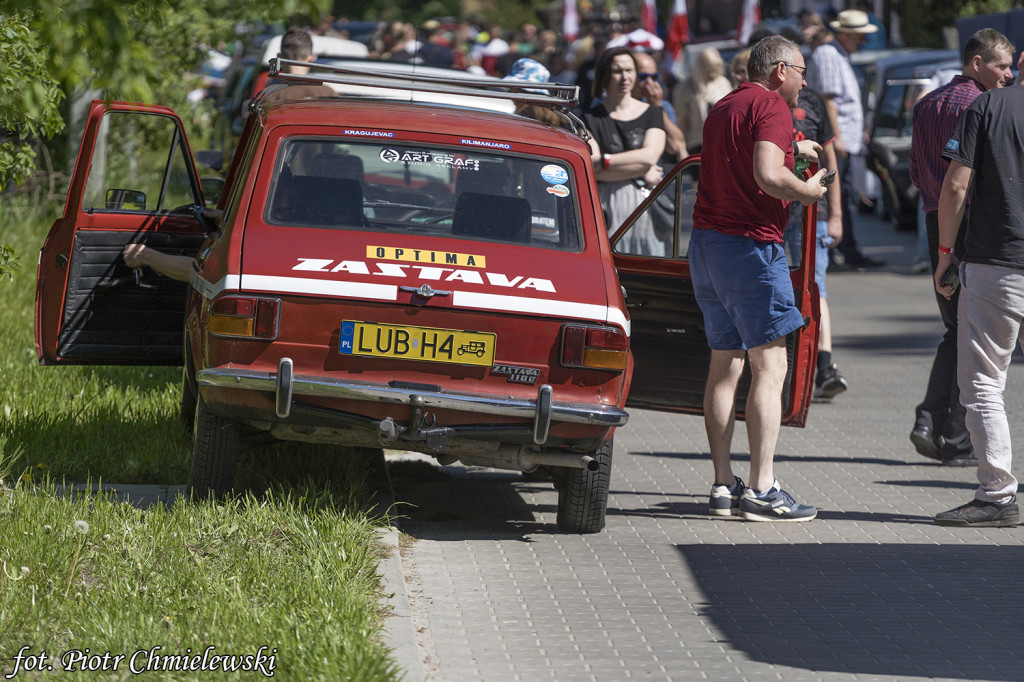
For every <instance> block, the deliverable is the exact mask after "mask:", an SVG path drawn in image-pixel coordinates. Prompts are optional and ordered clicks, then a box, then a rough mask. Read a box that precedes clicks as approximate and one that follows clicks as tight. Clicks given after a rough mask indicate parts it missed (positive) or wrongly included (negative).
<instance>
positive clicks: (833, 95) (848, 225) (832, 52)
mask: <svg viewBox="0 0 1024 682" xmlns="http://www.w3.org/2000/svg"><path fill="white" fill-rule="evenodd" d="M829 28H831V29H832V32H833V34H834V35H835V40H832V41H829V42H827V43H824V44H822V45H820V46H819V47H818V49H816V50H815V51H814V54H812V55H811V63H810V66H809V68H808V69H807V84H808V85H809V86H810V87H812V88H814V89H815V90H817V91H818V92H820V93H821V94H822V96H824V97H825V106H826V108H827V111H828V117H829V123H830V124H831V125H832V132H833V134H834V135H835V140H834V142H833V144H834V146H835V150H836V156H837V157H838V160H839V181H840V183H841V187H840V189H841V193H842V197H843V238H842V240H841V241H840V242H839V246H838V249H837V250H838V251H839V252H840V253H841V254H842V255H843V256H844V257H845V265H846V266H847V267H851V268H871V267H879V266H881V265H884V263H882V262H880V261H876V260H874V259H872V258H868V257H867V256H865V255H864V254H863V253H862V252H861V250H860V247H859V246H858V245H857V238H856V237H855V236H854V231H853V215H854V214H855V213H856V206H855V205H854V199H855V197H856V196H857V190H856V188H855V186H854V183H853V168H854V164H853V162H854V160H855V159H856V158H857V157H859V156H862V155H863V154H864V149H865V145H864V107H863V105H862V104H861V100H860V84H859V83H858V81H857V74H856V73H854V71H853V65H852V64H851V63H850V55H851V54H853V53H854V52H856V51H857V50H858V49H860V46H861V44H862V43H863V42H864V40H865V38H866V36H867V35H868V34H870V33H874V32H875V31H877V30H878V27H877V26H875V25H874V24H872V23H871V22H870V21H869V19H868V15H867V14H866V13H864V12H862V11H860V10H856V9H849V10H845V11H843V12H840V13H839V16H838V17H836V19H835V21H830V22H829Z"/></svg>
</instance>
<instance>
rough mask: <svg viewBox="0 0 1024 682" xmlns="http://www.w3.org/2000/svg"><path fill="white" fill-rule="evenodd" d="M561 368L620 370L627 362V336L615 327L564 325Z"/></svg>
mask: <svg viewBox="0 0 1024 682" xmlns="http://www.w3.org/2000/svg"><path fill="white" fill-rule="evenodd" d="M561 363H562V366H563V367H587V368H590V369H612V370H624V369H626V366H627V364H628V363H629V338H628V337H627V336H626V335H625V333H623V331H622V330H621V329H619V328H617V327H590V326H586V325H580V324H567V325H565V326H563V327H562V357H561Z"/></svg>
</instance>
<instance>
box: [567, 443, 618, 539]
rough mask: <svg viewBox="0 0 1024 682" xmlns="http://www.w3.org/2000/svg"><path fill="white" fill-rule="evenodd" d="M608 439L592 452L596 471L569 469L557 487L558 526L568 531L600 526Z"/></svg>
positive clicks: (605, 492) (609, 471)
mask: <svg viewBox="0 0 1024 682" xmlns="http://www.w3.org/2000/svg"><path fill="white" fill-rule="evenodd" d="M612 442H613V441H612V440H611V439H609V440H608V442H607V443H605V444H604V445H602V446H601V447H600V448H598V450H597V452H594V453H593V455H592V456H593V458H594V459H596V460H597V464H598V467H597V471H587V470H586V469H570V470H569V474H568V476H566V478H565V482H564V484H563V485H562V486H561V487H560V488H559V489H558V527H559V528H561V529H562V530H564V531H567V532H570V533H596V532H598V531H600V530H601V529H602V528H604V516H605V510H606V509H607V508H608V485H609V482H610V479H611V474H612Z"/></svg>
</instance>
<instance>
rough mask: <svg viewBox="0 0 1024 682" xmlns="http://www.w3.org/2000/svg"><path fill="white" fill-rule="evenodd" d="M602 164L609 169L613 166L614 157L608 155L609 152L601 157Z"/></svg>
mask: <svg viewBox="0 0 1024 682" xmlns="http://www.w3.org/2000/svg"><path fill="white" fill-rule="evenodd" d="M601 165H602V166H603V167H604V168H605V170H607V169H608V168H611V165H612V157H610V156H608V155H607V154H605V155H603V156H602V157H601Z"/></svg>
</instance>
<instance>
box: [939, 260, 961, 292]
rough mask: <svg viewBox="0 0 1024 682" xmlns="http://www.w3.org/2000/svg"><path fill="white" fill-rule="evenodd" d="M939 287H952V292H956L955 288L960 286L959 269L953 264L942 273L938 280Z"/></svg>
mask: <svg viewBox="0 0 1024 682" xmlns="http://www.w3.org/2000/svg"><path fill="white" fill-rule="evenodd" d="M939 286H943V287H953V290H954V291H956V289H957V287H959V286H960V268H958V267H957V266H956V265H955V264H953V265H950V266H949V267H948V268H946V271H945V272H944V273H942V277H941V278H940V279H939Z"/></svg>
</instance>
